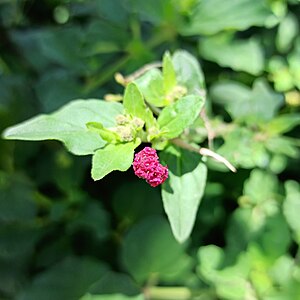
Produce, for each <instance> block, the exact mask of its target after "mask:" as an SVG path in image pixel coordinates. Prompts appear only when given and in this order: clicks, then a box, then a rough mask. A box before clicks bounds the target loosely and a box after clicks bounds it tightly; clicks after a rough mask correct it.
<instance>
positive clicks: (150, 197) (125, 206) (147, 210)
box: [112, 180, 163, 224]
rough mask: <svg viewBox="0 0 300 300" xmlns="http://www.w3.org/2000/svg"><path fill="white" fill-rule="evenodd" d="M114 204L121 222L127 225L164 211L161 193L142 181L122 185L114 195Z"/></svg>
mask: <svg viewBox="0 0 300 300" xmlns="http://www.w3.org/2000/svg"><path fill="white" fill-rule="evenodd" d="M132 191H135V192H134V193H132ZM141 195H143V197H141ZM112 204H113V209H114V212H115V214H116V215H117V217H118V219H119V220H120V222H124V223H127V224H131V223H134V222H136V221H137V220H140V219H143V218H145V217H146V216H149V215H155V214H161V213H162V211H163V208H162V203H161V197H160V191H159V190H158V189H154V188H152V187H151V186H150V185H149V184H147V183H146V182H144V181H141V180H139V181H134V182H126V183H123V184H122V185H120V186H119V187H118V188H117V189H116V191H115V193H114V195H113V203H112Z"/></svg>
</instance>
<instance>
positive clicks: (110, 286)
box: [89, 271, 140, 297]
mask: <svg viewBox="0 0 300 300" xmlns="http://www.w3.org/2000/svg"><path fill="white" fill-rule="evenodd" d="M89 292H90V293H91V294H93V295H94V296H96V295H97V294H117V293H122V294H125V295H127V296H134V295H137V294H139V292H140V287H139V286H138V285H137V284H136V282H134V280H133V278H132V277H130V276H129V275H128V274H124V273H117V272H113V271H107V272H106V273H105V274H104V276H102V277H101V278H100V279H99V280H98V281H97V282H95V283H94V284H93V285H92V286H91V287H90V289H89ZM125 295H124V297H125Z"/></svg>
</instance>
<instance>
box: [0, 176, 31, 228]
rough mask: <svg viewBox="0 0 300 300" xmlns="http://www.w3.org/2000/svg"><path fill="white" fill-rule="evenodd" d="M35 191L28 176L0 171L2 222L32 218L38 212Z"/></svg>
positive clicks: (0, 218)
mask: <svg viewBox="0 0 300 300" xmlns="http://www.w3.org/2000/svg"><path fill="white" fill-rule="evenodd" d="M34 193H35V191H34V189H33V186H32V184H30V182H29V180H26V178H22V177H20V176H18V175H16V174H14V175H13V176H9V175H8V174H6V173H4V172H2V171H0V194H1V197H0V198H1V200H0V222H5V223H6V222H17V221H23V222H24V221H29V220H32V219H33V218H34V217H35V214H36V203H35V201H34Z"/></svg>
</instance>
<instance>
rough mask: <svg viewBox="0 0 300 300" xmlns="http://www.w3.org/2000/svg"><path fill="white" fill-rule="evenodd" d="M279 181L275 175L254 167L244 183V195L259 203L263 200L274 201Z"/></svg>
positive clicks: (252, 201) (254, 202)
mask: <svg viewBox="0 0 300 300" xmlns="http://www.w3.org/2000/svg"><path fill="white" fill-rule="evenodd" d="M277 186H278V181H277V178H276V176H275V175H273V174H271V173H268V172H266V171H262V170H260V169H254V170H252V171H251V173H250V177H249V179H247V180H246V181H245V184H244V195H246V196H247V197H249V198H250V199H249V200H251V203H253V204H259V203H261V202H263V201H270V200H271V201H273V200H274V194H275V192H276V190H277Z"/></svg>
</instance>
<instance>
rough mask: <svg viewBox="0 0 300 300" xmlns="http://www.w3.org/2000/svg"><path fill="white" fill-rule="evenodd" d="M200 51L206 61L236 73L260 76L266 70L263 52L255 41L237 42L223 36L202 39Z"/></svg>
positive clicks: (227, 36) (228, 36)
mask: <svg viewBox="0 0 300 300" xmlns="http://www.w3.org/2000/svg"><path fill="white" fill-rule="evenodd" d="M199 50H200V54H201V56H202V57H204V58H205V59H207V60H210V61H213V62H216V63H217V64H219V65H220V66H222V67H230V68H232V69H233V70H235V71H245V72H248V73H250V74H252V75H258V74H260V73H261V72H262V71H263V69H264V57H263V50H262V47H261V45H260V44H259V42H258V41H257V40H255V39H247V40H237V39H233V38H232V37H231V35H227V34H226V35H224V34H222V35H218V36H213V37H207V38H202V39H200V41H199Z"/></svg>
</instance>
